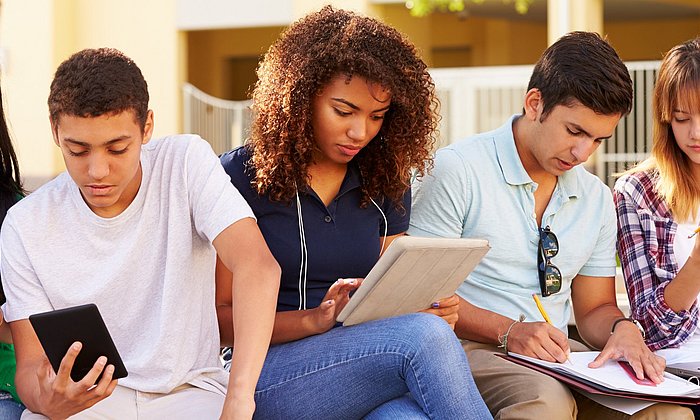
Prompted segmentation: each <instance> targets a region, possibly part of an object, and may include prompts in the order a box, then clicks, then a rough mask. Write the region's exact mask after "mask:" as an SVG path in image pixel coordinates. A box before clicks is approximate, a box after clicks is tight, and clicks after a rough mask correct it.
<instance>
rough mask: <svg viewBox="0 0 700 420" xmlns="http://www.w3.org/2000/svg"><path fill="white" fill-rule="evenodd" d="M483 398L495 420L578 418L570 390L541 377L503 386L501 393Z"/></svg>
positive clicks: (548, 378)
mask: <svg viewBox="0 0 700 420" xmlns="http://www.w3.org/2000/svg"><path fill="white" fill-rule="evenodd" d="M484 394H485V395H484V399H485V401H486V403H487V405H488V406H489V408H490V409H491V411H492V412H493V413H494V414H495V416H494V417H495V418H498V419H509V418H550V419H574V418H576V411H577V409H576V401H575V399H574V397H573V395H572V394H571V391H569V389H568V388H567V387H566V386H564V385H563V384H561V383H560V382H559V381H557V380H555V379H553V378H550V377H548V376H544V375H542V377H541V378H537V380H534V381H529V382H528V383H527V384H510V385H505V386H502V389H501V390H500V392H494V393H492V394H491V395H489V393H488V392H485V393H484Z"/></svg>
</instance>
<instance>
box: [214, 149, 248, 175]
mask: <svg viewBox="0 0 700 420" xmlns="http://www.w3.org/2000/svg"><path fill="white" fill-rule="evenodd" d="M220 160H221V165H223V167H224V169H225V170H226V172H229V171H235V172H243V171H244V170H245V168H247V167H248V166H249V164H248V161H249V160H250V151H249V150H248V148H247V147H245V146H240V147H237V148H235V149H233V150H230V151H228V152H226V153H224V154H222V155H221V158H220Z"/></svg>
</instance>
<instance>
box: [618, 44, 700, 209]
mask: <svg viewBox="0 0 700 420" xmlns="http://www.w3.org/2000/svg"><path fill="white" fill-rule="evenodd" d="M679 108H684V109H686V110H692V111H694V112H700V38H695V39H693V40H690V41H687V42H684V43H683V44H680V45H677V46H675V47H673V48H672V49H671V50H670V51H669V52H668V53H667V54H666V56H665V57H664V59H663V61H662V62H661V67H660V68H659V74H658V77H657V79H656V86H655V87H654V99H653V108H652V109H653V120H654V130H653V133H654V137H653V140H654V142H653V145H652V148H651V156H650V157H649V158H648V159H646V160H645V161H643V162H641V163H640V164H639V165H637V166H636V167H635V168H633V169H631V170H629V171H627V172H628V173H634V172H640V171H655V174H654V176H655V188H656V192H657V194H659V196H660V197H661V198H663V199H664V201H665V202H666V204H667V205H668V208H669V210H670V211H671V213H672V214H673V216H674V218H676V219H677V220H678V221H681V222H686V221H693V220H695V218H696V215H697V211H698V205H699V204H700V185H699V184H698V183H697V182H696V180H695V179H694V178H693V177H692V176H690V174H691V173H692V171H691V165H692V162H691V161H690V159H689V158H688V156H686V154H685V153H683V151H682V150H681V149H680V147H678V143H677V142H676V137H675V136H674V135H673V129H672V127H671V120H672V119H673V113H674V111H675V110H677V109H679Z"/></svg>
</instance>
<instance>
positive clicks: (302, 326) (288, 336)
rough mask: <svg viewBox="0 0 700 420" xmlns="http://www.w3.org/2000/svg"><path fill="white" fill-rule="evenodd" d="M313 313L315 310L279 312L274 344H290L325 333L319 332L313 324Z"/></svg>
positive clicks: (276, 317)
mask: <svg viewBox="0 0 700 420" xmlns="http://www.w3.org/2000/svg"><path fill="white" fill-rule="evenodd" d="M311 311H313V309H308V310H304V311H284V312H277V315H276V316H275V327H274V329H273V330H272V344H281V343H288V342H290V341H295V340H301V339H302V338H306V337H309V336H312V335H316V334H321V333H322V332H324V331H320V330H318V328H317V327H315V326H314V323H313V322H311V313H312V312H311Z"/></svg>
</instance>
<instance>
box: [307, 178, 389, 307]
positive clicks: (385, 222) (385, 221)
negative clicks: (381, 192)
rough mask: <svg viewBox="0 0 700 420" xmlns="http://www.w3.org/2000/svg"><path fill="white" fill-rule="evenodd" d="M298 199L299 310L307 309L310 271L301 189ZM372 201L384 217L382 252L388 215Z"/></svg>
mask: <svg viewBox="0 0 700 420" xmlns="http://www.w3.org/2000/svg"><path fill="white" fill-rule="evenodd" d="M296 199H297V220H298V222H299V246H300V248H301V262H300V266H299V310H306V273H307V272H308V266H309V261H308V250H307V248H306V234H305V232H304V218H303V216H302V214H301V200H300V199H299V191H297V192H296ZM370 201H371V202H372V204H374V206H375V207H376V208H377V210H379V213H380V214H381V215H382V219H384V236H382V248H381V249H380V250H379V252H380V253H381V252H382V251H383V250H384V246H385V245H386V234H387V225H388V223H387V220H386V215H385V214H384V212H383V211H382V208H381V207H379V204H377V202H376V201H374V200H373V199H371V198H370Z"/></svg>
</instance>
